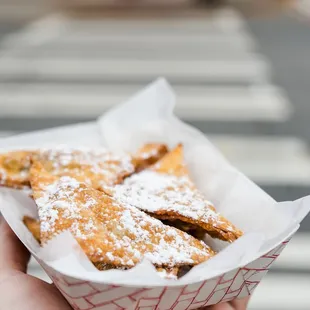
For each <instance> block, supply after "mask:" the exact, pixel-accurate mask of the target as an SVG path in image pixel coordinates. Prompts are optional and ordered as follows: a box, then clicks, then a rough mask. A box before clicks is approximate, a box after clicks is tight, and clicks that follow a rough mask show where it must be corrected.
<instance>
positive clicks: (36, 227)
mask: <svg viewBox="0 0 310 310" xmlns="http://www.w3.org/2000/svg"><path fill="white" fill-rule="evenodd" d="M23 222H24V224H25V225H26V227H27V228H28V229H29V231H30V232H31V233H32V235H33V237H34V238H35V239H36V240H37V241H38V242H39V243H41V240H40V222H39V221H38V220H36V219H34V218H32V217H30V216H24V218H23Z"/></svg>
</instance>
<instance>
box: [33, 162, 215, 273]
mask: <svg viewBox="0 0 310 310" xmlns="http://www.w3.org/2000/svg"><path fill="white" fill-rule="evenodd" d="M30 182H31V187H32V189H33V197H34V199H35V202H36V204H37V206H38V213H39V219H40V239H41V243H42V244H44V243H46V242H48V241H49V240H50V239H52V238H53V237H54V236H55V235H57V234H59V233H60V232H62V231H64V230H69V231H70V232H71V233H72V235H73V236H74V237H75V239H76V240H77V241H78V243H79V244H80V246H81V248H82V249H83V250H84V252H85V253H86V255H87V256H88V257H89V259H90V260H91V261H92V262H93V263H94V264H95V265H96V266H100V265H101V266H102V267H104V266H106V268H110V267H111V268H112V267H113V268H123V269H124V268H131V267H133V266H135V265H136V264H137V263H138V262H140V261H141V260H142V259H143V257H146V258H148V259H149V260H150V261H151V262H152V263H153V264H154V265H155V266H156V267H163V268H174V267H178V266H184V265H185V266H193V265H196V264H199V263H201V262H204V261H206V260H207V259H209V258H210V257H212V256H213V255H214V252H213V251H212V250H211V249H210V248H209V247H208V246H207V245H206V244H204V243H203V242H200V241H198V240H196V239H195V238H193V237H192V236H190V235H188V234H186V233H184V232H182V231H180V230H177V229H175V228H173V227H169V226H166V225H164V224H163V223H162V222H161V221H159V220H157V219H154V218H152V217H150V216H148V215H147V214H145V213H144V212H141V211H140V210H138V209H136V208H134V207H131V206H129V205H126V204H123V203H120V202H118V201H116V200H114V199H113V198H111V197H109V196H108V195H106V194H105V193H103V192H100V191H97V190H95V189H93V188H90V187H87V185H86V184H85V183H80V182H78V181H77V180H76V179H74V178H72V177H70V176H62V177H60V178H59V177H55V176H53V175H51V174H49V173H48V172H47V171H46V170H45V169H44V167H43V165H42V164H41V163H40V162H39V161H35V162H34V164H33V165H32V167H31V169H30Z"/></svg>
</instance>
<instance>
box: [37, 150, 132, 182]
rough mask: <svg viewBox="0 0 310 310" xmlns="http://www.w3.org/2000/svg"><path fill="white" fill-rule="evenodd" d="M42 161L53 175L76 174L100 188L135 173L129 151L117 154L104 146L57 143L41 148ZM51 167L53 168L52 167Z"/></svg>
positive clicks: (81, 179)
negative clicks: (47, 147) (51, 146)
mask: <svg viewBox="0 0 310 310" xmlns="http://www.w3.org/2000/svg"><path fill="white" fill-rule="evenodd" d="M40 153H41V155H40V157H41V161H42V162H43V163H44V166H45V167H46V168H49V169H48V170H50V172H51V173H52V174H54V175H66V174H69V175H74V176H75V177H78V178H79V179H80V181H83V182H86V183H87V184H89V185H94V187H96V188H98V187H99V188H100V187H101V186H103V185H107V184H110V185H112V184H114V183H115V182H118V181H119V180H118V179H119V178H121V179H122V177H123V176H127V175H129V174H131V173H133V172H134V165H133V163H132V157H131V156H130V155H129V154H126V153H123V154H114V153H111V152H109V151H107V150H106V149H104V148H99V149H89V148H70V147H66V146H58V147H56V148H52V149H43V150H41V152H40ZM49 166H51V167H49Z"/></svg>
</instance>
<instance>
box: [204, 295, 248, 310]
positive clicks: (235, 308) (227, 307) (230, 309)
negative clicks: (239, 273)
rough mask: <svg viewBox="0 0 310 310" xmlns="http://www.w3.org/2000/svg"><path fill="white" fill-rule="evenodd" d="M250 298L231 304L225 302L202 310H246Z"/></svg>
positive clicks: (231, 302)
mask: <svg viewBox="0 0 310 310" xmlns="http://www.w3.org/2000/svg"><path fill="white" fill-rule="evenodd" d="M249 299H250V298H249V297H247V298H243V299H236V300H232V301H229V302H224V303H221V304H217V305H214V306H210V307H205V308H203V309H201V310H246V309H247V305H248V302H249Z"/></svg>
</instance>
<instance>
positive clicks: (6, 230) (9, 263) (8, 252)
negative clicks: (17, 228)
mask: <svg viewBox="0 0 310 310" xmlns="http://www.w3.org/2000/svg"><path fill="white" fill-rule="evenodd" d="M29 259H30V253H29V252H28V250H27V249H26V248H25V247H24V245H23V244H22V243H21V242H20V241H19V239H18V238H17V237H16V235H15V234H14V232H13V231H12V230H11V228H10V227H9V225H8V224H7V223H6V221H5V220H4V218H3V217H2V216H1V215H0V270H1V271H8V270H19V271H22V272H26V270H27V264H28V261H29Z"/></svg>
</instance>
